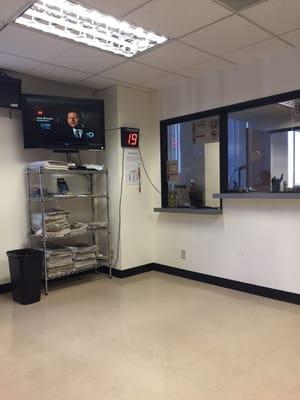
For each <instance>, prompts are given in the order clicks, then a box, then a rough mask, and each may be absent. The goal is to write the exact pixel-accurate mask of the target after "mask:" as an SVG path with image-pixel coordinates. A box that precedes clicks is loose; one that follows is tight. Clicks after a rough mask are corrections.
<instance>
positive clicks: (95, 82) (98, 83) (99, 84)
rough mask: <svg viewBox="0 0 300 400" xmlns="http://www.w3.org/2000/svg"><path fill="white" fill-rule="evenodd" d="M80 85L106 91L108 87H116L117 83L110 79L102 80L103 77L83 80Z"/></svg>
mask: <svg viewBox="0 0 300 400" xmlns="http://www.w3.org/2000/svg"><path fill="white" fill-rule="evenodd" d="M79 84H80V85H82V86H86V87H90V88H93V89H105V88H107V87H110V86H114V85H116V82H114V81H112V80H110V79H105V78H102V77H101V76H93V77H91V78H88V79H84V80H82V81H81V82H79Z"/></svg>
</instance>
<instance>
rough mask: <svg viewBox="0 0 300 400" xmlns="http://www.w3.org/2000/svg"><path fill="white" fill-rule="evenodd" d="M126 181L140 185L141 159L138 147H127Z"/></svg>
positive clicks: (129, 183)
mask: <svg viewBox="0 0 300 400" xmlns="http://www.w3.org/2000/svg"><path fill="white" fill-rule="evenodd" d="M125 152H126V156H125V183H126V185H139V181H140V165H141V159H140V154H139V151H138V149H125Z"/></svg>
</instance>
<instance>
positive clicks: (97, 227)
mask: <svg viewBox="0 0 300 400" xmlns="http://www.w3.org/2000/svg"><path fill="white" fill-rule="evenodd" d="M87 225H88V224H87ZM108 228H109V227H108V224H106V223H97V225H95V226H87V228H86V230H85V231H82V232H73V233H72V232H71V233H69V234H67V235H64V236H57V237H53V236H52V237H49V236H48V237H47V234H46V235H45V237H43V235H42V234H41V235H37V234H34V233H30V234H29V237H30V238H31V239H37V240H45V241H50V240H59V239H72V238H76V237H77V236H81V235H85V234H87V233H90V232H93V231H97V230H102V229H104V230H105V229H108Z"/></svg>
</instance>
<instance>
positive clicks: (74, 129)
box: [66, 110, 95, 140]
mask: <svg viewBox="0 0 300 400" xmlns="http://www.w3.org/2000/svg"><path fill="white" fill-rule="evenodd" d="M66 122H67V131H68V139H69V140H71V139H74V140H80V139H82V140H89V139H92V138H94V137H95V132H93V131H91V130H89V129H87V128H86V127H85V125H84V123H83V119H82V117H81V115H80V113H79V112H78V111H75V110H73V111H68V113H67V119H66ZM66 133H67V132H66Z"/></svg>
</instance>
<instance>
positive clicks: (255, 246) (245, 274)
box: [153, 49, 300, 293]
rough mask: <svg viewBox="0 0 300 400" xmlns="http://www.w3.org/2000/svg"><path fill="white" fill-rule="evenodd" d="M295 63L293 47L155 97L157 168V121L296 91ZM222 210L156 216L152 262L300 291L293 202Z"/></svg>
mask: <svg viewBox="0 0 300 400" xmlns="http://www.w3.org/2000/svg"><path fill="white" fill-rule="evenodd" d="M299 62H300V52H299V50H298V49H289V50H286V51H284V52H282V53H281V54H279V55H277V56H274V57H269V58H267V57H266V58H264V59H261V60H256V61H255V62H253V63H252V64H249V65H241V66H238V67H233V68H232V69H230V70H226V71H224V72H215V73H211V74H209V75H207V76H205V77H204V78H203V79H200V80H198V81H190V82H189V83H188V84H183V85H180V86H178V87H172V88H169V89H165V90H163V91H159V92H156V93H154V94H153V104H154V106H155V120H156V121H155V122H156V138H155V146H156V150H155V151H154V153H155V154H156V165H159V162H160V161H159V156H160V153H159V136H158V134H157V132H158V127H159V125H158V124H159V120H161V119H166V118H171V117H177V116H180V115H185V114H190V113H194V112H198V111H202V110H205V109H211V108H215V107H220V106H223V105H229V104H233V103H238V102H242V101H246V100H250V99H255V98H260V97H264V96H269V95H273V94H277V93H282V92H287V91H291V90H297V89H300V75H299V68H298V65H299ZM153 173H155V174H156V176H157V179H158V177H159V172H158V171H157V170H154V171H153ZM154 206H156V207H157V206H160V200H159V199H158V198H156V199H155V201H154ZM223 206H224V210H223V215H222V216H208V215H199V216H195V215H193V216H191V215H183V214H179V215H174V214H173V213H172V214H165V213H164V214H157V215H156V219H155V226H154V232H155V235H154V262H158V263H161V264H165V265H169V266H174V267H180V268H183V269H190V270H193V271H197V272H202V273H206V274H210V275H215V276H219V277H224V278H229V279H234V280H238V281H243V282H248V283H252V284H257V285H262V286H267V287H271V288H275V289H281V290H286V291H291V292H295V293H300V268H299V254H298V253H299V252H298V237H299V232H300V200H299V201H298V200H251V201H250V200H224V202H223ZM181 249H185V250H186V260H185V261H183V260H181V259H180V250H181Z"/></svg>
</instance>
